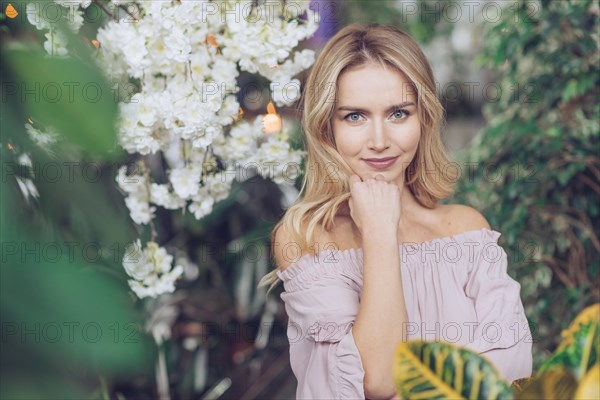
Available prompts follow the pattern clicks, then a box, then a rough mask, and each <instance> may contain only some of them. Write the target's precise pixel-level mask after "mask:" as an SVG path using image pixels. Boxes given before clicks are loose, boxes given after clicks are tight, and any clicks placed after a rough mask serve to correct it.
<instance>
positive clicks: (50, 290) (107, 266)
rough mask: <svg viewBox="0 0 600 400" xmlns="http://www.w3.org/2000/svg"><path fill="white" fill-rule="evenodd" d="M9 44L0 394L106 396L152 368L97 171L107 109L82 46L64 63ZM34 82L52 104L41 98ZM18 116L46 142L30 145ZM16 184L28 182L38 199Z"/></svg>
mask: <svg viewBox="0 0 600 400" xmlns="http://www.w3.org/2000/svg"><path fill="white" fill-rule="evenodd" d="M15 44H16V41H11V40H8V39H7V40H6V41H5V42H4V43H3V44H2V48H1V49H0V51H1V54H2V57H1V58H0V64H1V66H2V68H1V70H0V72H1V81H2V88H3V89H2V90H3V93H2V95H3V102H2V120H1V127H0V129H1V131H2V138H1V143H0V145H1V148H0V162H1V164H0V165H1V170H2V183H1V185H2V189H1V190H0V205H1V208H0V220H1V221H2V224H1V228H0V240H1V245H2V251H1V255H2V257H1V258H2V264H1V268H0V323H1V325H2V332H3V333H2V335H3V336H2V344H1V347H2V351H1V352H0V354H1V358H0V366H1V368H0V370H1V371H2V373H1V374H0V397H1V398H11V399H16V398H25V399H31V398H57V399H58V398H61V399H67V398H76V399H81V398H91V397H94V398H101V397H102V395H104V397H105V398H106V397H107V396H108V395H107V390H108V389H107V388H106V387H104V388H103V389H99V387H101V386H102V383H101V382H104V383H105V382H106V379H107V378H110V379H111V380H117V379H133V378H134V377H137V376H139V375H143V374H146V375H151V374H152V364H153V362H154V360H155V354H154V346H153V344H152V341H151V340H149V338H148V336H147V335H146V334H145V331H144V321H143V319H142V318H141V315H140V313H139V312H138V311H137V310H136V309H135V307H134V303H133V301H132V300H133V297H132V294H131V293H130V292H129V291H128V288H127V284H126V282H125V273H124V271H123V268H122V266H121V260H122V258H123V250H124V246H125V245H126V244H127V243H129V242H131V241H132V239H133V237H134V231H133V229H132V226H131V224H130V223H129V218H128V213H127V211H126V209H125V207H124V205H123V201H122V199H121V198H120V195H119V193H118V192H117V191H116V189H115V184H114V176H115V172H116V171H115V170H114V168H111V165H109V161H111V160H114V158H115V156H117V155H118V153H117V152H114V151H113V147H114V146H113V145H114V141H115V137H116V136H115V131H114V126H115V125H114V122H115V121H114V119H115V116H116V103H115V102H114V100H113V98H112V92H111V90H110V87H109V86H108V84H107V83H106V82H105V81H104V79H103V77H102V75H101V73H100V71H99V70H97V69H96V68H95V67H94V66H93V63H91V62H89V61H90V60H89V59H88V57H89V52H87V51H86V50H85V49H82V48H77V47H76V46H75V50H74V52H73V56H74V59H72V60H69V61H66V60H56V59H51V58H48V57H45V55H44V52H43V50H42V49H34V48H24V47H16V46H15ZM65 83H68V84H69V85H71V87H72V88H74V93H76V94H81V93H82V88H83V87H84V85H86V84H90V83H92V84H93V85H94V86H96V87H98V88H100V90H101V91H102V96H103V97H102V98H100V99H99V101H96V102H92V101H82V99H81V98H77V97H74V98H72V99H69V96H68V94H69V86H65V85H64V84H65ZM45 85H46V87H48V90H50V87H51V86H53V87H56V86H55V85H58V87H60V89H61V93H62V97H61V99H60V100H59V101H49V99H50V97H51V96H50V92H47V93H44V86H45ZM48 85H49V86H48ZM15 88H16V90H14V89H15ZM24 90H28V93H27V95H26V96H24V95H23V94H22V93H23V91H24ZM90 93H91V92H90ZM46 95H48V96H46ZM30 118H31V120H32V121H34V126H36V128H40V129H42V130H46V129H47V128H48V127H49V126H52V127H53V128H55V129H56V133H57V135H58V142H57V143H56V144H53V145H48V146H45V147H44V148H40V147H38V146H37V145H35V144H34V143H33V142H32V140H31V139H30V137H29V135H28V133H27V131H26V129H25V125H26V123H27V121H28V119H30ZM40 122H43V124H41V123H40ZM46 124H47V125H46ZM25 154H27V155H28V156H29V157H30V159H31V162H32V164H33V165H32V166H31V167H28V168H25V167H24V165H23V164H21V163H20V162H19V160H18V159H19V156H21V155H25ZM84 155H85V156H84ZM92 155H93V157H92ZM17 178H23V179H31V182H33V184H34V185H35V187H36V188H37V191H38V192H39V199H36V198H35V197H34V196H30V197H27V196H23V194H22V191H21V190H20V188H19V185H18V184H17ZM107 183H108V184H107ZM93 390H96V391H95V392H94V393H92V391H93ZM100 392H102V393H100Z"/></svg>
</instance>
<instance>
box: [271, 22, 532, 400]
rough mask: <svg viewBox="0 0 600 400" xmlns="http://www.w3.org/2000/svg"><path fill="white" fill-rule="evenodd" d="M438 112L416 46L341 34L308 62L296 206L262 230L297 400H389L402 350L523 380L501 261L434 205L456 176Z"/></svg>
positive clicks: (397, 39)
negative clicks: (435, 349)
mask: <svg viewBox="0 0 600 400" xmlns="http://www.w3.org/2000/svg"><path fill="white" fill-rule="evenodd" d="M442 119H443V108H442V106H441V104H440V102H439V100H438V98H437V96H436V91H435V82H434V77H433V74H432V71H431V67H430V66H429V63H428V61H427V59H426V58H425V56H424V55H423V53H422V51H421V49H420V48H419V46H418V45H417V43H416V42H415V41H414V40H413V39H412V38H411V37H410V36H408V35H407V34H406V33H404V32H402V31H401V30H399V29H397V28H394V27H391V26H381V25H375V24H372V25H368V26H362V25H356V24H355V25H350V26H347V27H345V28H344V29H342V30H341V31H340V32H338V33H337V34H336V35H335V36H334V37H333V38H331V39H330V41H329V42H328V43H327V45H326V46H325V47H324V48H323V50H322V51H321V53H320V55H319V56H318V58H317V60H316V62H315V64H314V66H313V67H312V70H311V72H310V74H309V77H308V79H307V82H306V83H305V85H304V92H303V116H302V126H303V131H304V134H305V147H306V151H307V160H306V172H305V178H304V182H303V187H302V192H301V194H302V198H301V199H300V200H299V201H297V202H296V203H295V204H294V205H293V206H292V207H290V208H289V209H288V210H287V211H286V213H285V215H284V216H283V218H282V220H281V221H280V222H279V223H278V224H277V226H276V227H275V229H274V231H273V242H272V250H273V256H274V260H275V262H276V264H277V267H278V268H277V269H276V270H274V271H272V272H271V273H270V274H268V275H267V276H265V277H264V278H263V280H262V281H261V286H263V285H265V284H271V288H272V287H273V286H274V285H275V284H276V283H277V282H278V281H282V282H283V285H284V292H283V293H282V294H281V298H282V300H283V301H284V303H285V308H286V312H287V314H288V317H289V323H288V332H287V333H288V339H289V341H290V361H291V367H292V370H293V372H294V374H295V376H296V378H297V380H298V387H297V393H296V394H297V398H298V399H334V398H335V399H340V398H344V399H350V398H351V399H359V398H369V399H389V398H392V397H394V396H395V395H396V393H395V389H394V382H393V380H392V361H393V354H394V350H395V348H396V346H397V345H398V343H400V342H401V341H407V340H410V339H424V340H442V341H447V342H451V343H454V344H457V345H461V346H465V347H467V348H469V349H471V350H474V351H477V352H479V353H481V354H482V355H483V356H485V357H487V358H488V359H489V360H490V361H491V362H492V363H493V364H494V365H495V366H496V367H497V369H498V370H499V372H500V373H501V375H502V376H504V378H506V379H507V380H508V381H512V380H515V379H518V378H522V377H526V376H530V375H531V370H532V355H531V341H532V340H531V332H530V330H529V325H528V322H527V318H526V317H525V313H524V309H523V305H522V301H521V298H520V285H519V283H517V282H516V281H515V280H513V279H512V278H511V277H510V276H509V275H508V274H507V257H506V253H505V252H504V250H503V249H502V247H500V246H499V245H498V243H497V240H498V237H499V236H500V233H499V232H496V231H494V230H492V229H491V228H490V226H489V224H488V222H487V221H486V219H485V218H484V217H483V216H482V215H481V214H480V213H479V212H477V211H476V210H474V209H472V208H470V207H467V206H462V205H440V204H438V202H439V201H440V200H442V199H444V198H445V197H447V196H448V195H450V194H451V193H452V191H453V185H452V184H453V181H454V180H455V178H456V176H455V175H453V174H452V173H451V172H456V169H455V168H449V165H450V164H449V160H448V157H447V155H446V153H445V150H444V147H443V144H442V142H441V139H440V125H441V123H442Z"/></svg>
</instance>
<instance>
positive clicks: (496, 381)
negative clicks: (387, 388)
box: [393, 303, 600, 400]
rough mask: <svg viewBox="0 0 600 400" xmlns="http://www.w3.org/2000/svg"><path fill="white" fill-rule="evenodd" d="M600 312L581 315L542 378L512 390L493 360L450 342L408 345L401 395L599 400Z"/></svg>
mask: <svg viewBox="0 0 600 400" xmlns="http://www.w3.org/2000/svg"><path fill="white" fill-rule="evenodd" d="M599 312H600V303H597V304H594V305H592V306H589V307H587V308H586V309H585V310H583V311H581V312H580V313H579V315H578V316H577V318H576V319H575V320H574V321H573V322H572V323H571V325H570V326H569V328H568V329H565V330H564V331H563V332H562V334H561V336H562V342H561V344H560V346H559V348H558V350H556V351H555V352H554V354H552V356H550V357H549V358H548V359H547V360H546V362H545V363H544V364H543V365H542V367H541V368H540V369H539V370H538V371H537V373H535V374H534V376H533V377H524V378H521V379H517V380H516V381H514V382H512V384H511V385H510V386H509V385H508V383H507V382H506V381H504V380H503V379H502V378H501V377H500V376H499V375H498V372H497V370H496V369H495V368H494V367H493V366H492V365H491V364H490V362H489V360H488V359H486V358H485V357H482V356H481V355H479V354H478V353H475V352H473V351H471V350H468V349H466V348H463V347H460V346H457V345H454V344H451V343H445V342H426V341H422V340H410V341H408V342H402V343H400V344H399V345H398V347H397V349H396V353H395V355H394V356H395V358H394V371H393V373H394V381H395V385H396V390H397V393H399V394H401V395H402V397H403V398H410V399H431V398H435V399H479V398H485V399H513V398H514V399H519V400H520V399H571V398H575V399H589V398H598V395H599V394H600V381H599V380H598V379H597V377H598V373H599V372H600V359H599V358H598V343H599V340H598V339H599V337H598V336H599V334H598V332H599V330H600V329H599V328H600V319H599V318H598V317H599Z"/></svg>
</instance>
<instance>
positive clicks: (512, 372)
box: [465, 230, 533, 382]
mask: <svg viewBox="0 0 600 400" xmlns="http://www.w3.org/2000/svg"><path fill="white" fill-rule="evenodd" d="M481 232H482V236H481V241H480V242H478V243H471V245H472V246H471V248H472V249H473V251H472V253H471V254H470V257H471V260H472V263H471V262H469V266H470V270H469V276H468V281H467V284H466V287H465V294H466V295H467V296H468V297H469V298H471V299H472V301H473V302H474V306H475V312H476V314H477V324H476V325H475V328H474V329H473V337H472V341H471V342H470V343H469V344H468V345H467V347H468V348H470V349H472V350H474V351H477V352H479V353H481V354H482V356H484V357H487V358H488V359H490V360H491V361H492V363H493V364H494V365H495V366H496V368H497V369H498V371H499V372H500V374H501V375H502V376H503V377H504V378H505V379H506V380H507V381H508V382H512V381H514V380H515V379H519V378H523V377H529V376H531V372H532V366H533V361H532V354H531V349H532V337H531V331H530V329H529V324H528V321H527V318H526V316H525V311H524V308H523V303H522V301H521V297H520V289H521V285H520V284H519V283H518V282H517V281H515V280H514V279H513V278H511V277H510V276H509V275H508V273H507V267H508V262H507V255H506V252H505V251H504V249H503V248H502V247H501V246H499V245H498V243H497V240H498V237H499V236H500V233H499V232H496V231H491V230H482V231H481ZM471 260H470V261H471Z"/></svg>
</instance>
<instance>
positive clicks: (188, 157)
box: [27, 0, 319, 293]
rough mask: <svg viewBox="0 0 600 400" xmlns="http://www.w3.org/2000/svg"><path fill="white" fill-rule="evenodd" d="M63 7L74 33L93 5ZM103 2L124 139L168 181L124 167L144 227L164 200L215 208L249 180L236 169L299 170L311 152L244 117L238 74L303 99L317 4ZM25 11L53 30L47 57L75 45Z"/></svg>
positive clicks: (36, 15) (199, 212) (284, 97)
mask: <svg viewBox="0 0 600 400" xmlns="http://www.w3.org/2000/svg"><path fill="white" fill-rule="evenodd" d="M55 3H57V4H59V5H60V6H62V7H65V8H68V10H69V12H68V13H67V12H66V13H64V15H65V16H68V18H67V19H68V20H69V26H70V27H71V29H73V30H74V31H77V30H78V29H79V28H80V27H81V25H82V21H83V20H82V10H83V9H85V8H86V7H88V6H89V5H90V1H89V0H88V1H75V0H73V1H58V0H55ZM102 4H103V6H102V7H103V8H104V9H105V10H107V11H108V12H109V13H110V15H111V19H110V20H109V21H108V22H107V23H106V24H104V25H103V26H101V27H100V29H99V30H98V32H97V36H96V40H97V42H96V45H97V47H98V49H97V50H96V52H97V54H96V58H95V59H96V60H97V62H98V63H99V65H100V67H101V69H102V71H104V73H105V74H106V76H107V77H108V78H109V79H110V80H111V81H112V82H113V83H114V84H115V86H116V87H117V89H119V90H118V93H121V92H122V88H123V87H127V88H131V87H135V90H133V92H134V93H133V94H132V95H130V96H128V97H129V98H127V99H122V101H121V103H120V104H119V120H118V121H117V124H118V125H117V130H118V132H119V143H120V145H121V146H122V147H123V148H124V149H125V150H126V151H127V152H129V153H131V154H137V155H139V156H140V163H142V164H144V163H145V162H146V161H147V160H148V159H149V157H151V156H152V155H160V156H162V157H163V158H164V160H165V169H166V171H164V174H163V176H166V177H167V179H168V181H167V182H163V183H156V182H153V179H152V176H151V174H150V172H149V171H151V170H155V169H152V168H149V167H142V168H140V169H139V170H140V171H144V172H143V173H136V174H133V175H127V171H126V169H125V168H121V170H120V171H119V174H118V176H117V178H116V179H117V183H118V185H119V187H120V188H121V189H122V190H123V191H124V192H125V194H126V199H125V203H126V205H127V207H128V209H129V212H130V216H131V218H132V220H133V221H134V222H135V223H137V224H149V223H151V221H152V219H153V218H154V213H155V211H156V207H163V208H166V209H170V210H178V209H186V208H187V209H188V210H189V211H190V213H191V214H193V215H194V216H195V218H198V219H199V218H202V217H204V216H206V215H208V214H210V213H211V212H212V209H213V205H214V204H215V203H216V202H218V201H220V200H222V199H224V198H226V197H227V196H228V194H229V192H230V189H231V185H232V180H233V179H234V178H237V179H238V180H243V179H244V177H246V178H247V177H248V174H235V173H232V170H234V169H236V168H238V167H241V168H243V169H247V168H248V167H249V166H252V167H253V168H255V169H256V170H257V173H258V174H259V175H261V176H263V177H265V178H268V179H272V180H273V181H275V182H276V183H279V184H281V183H283V182H284V181H285V180H288V181H289V179H295V178H296V177H297V176H298V175H299V174H300V170H299V165H300V162H301V159H302V156H303V155H304V152H303V151H300V150H294V149H292V148H291V147H290V145H289V143H288V136H287V132H286V131H285V129H283V130H281V131H279V132H270V133H274V134H267V133H266V132H265V129H264V127H263V124H262V122H263V116H262V115H259V116H258V117H256V119H254V121H248V120H245V119H244V118H242V116H243V111H242V109H241V107H240V104H239V103H238V94H239V93H238V92H239V91H240V88H239V87H238V86H237V78H238V76H239V73H240V72H241V71H246V72H248V73H253V74H258V75H261V76H262V77H264V78H266V79H267V80H269V82H270V85H269V87H270V93H271V99H272V101H273V102H274V103H275V104H277V105H278V106H288V105H291V104H293V103H294V102H295V101H297V100H298V97H299V95H300V82H299V80H298V79H294V78H293V77H294V76H295V75H297V74H298V73H300V72H301V71H303V70H305V69H306V68H309V67H310V66H311V65H312V63H313V62H314V52H313V51H312V50H308V49H305V50H302V51H295V50H294V49H295V48H296V47H297V46H298V44H299V43H300V42H301V41H302V40H304V39H306V38H309V37H310V36H312V35H313V34H314V32H315V31H316V29H317V27H318V19H319V16H318V14H317V13H316V12H315V11H313V10H311V9H310V8H309V5H310V1H305V0H297V1H296V0H294V1H279V2H277V1H275V2H274V1H270V2H264V3H261V2H255V1H233V0H220V1H209V0H198V1H191V0H178V1H127V2H126V1H122V0H119V1H116V0H111V2H109V3H102ZM27 12H28V18H29V21H30V22H31V23H32V24H34V25H35V26H36V27H37V28H39V29H48V30H49V31H50V32H49V35H50V36H49V39H48V40H49V41H47V42H46V44H45V45H44V47H45V48H46V50H47V51H48V53H50V54H53V55H61V56H64V55H66V54H67V51H66V47H67V44H68V43H66V41H64V40H63V39H64V38H61V37H60V33H59V32H58V30H57V29H56V27H55V25H54V23H53V22H48V21H44V19H43V18H42V13H41V12H40V7H39V6H36V5H31V6H28V9H27ZM47 37H48V35H47ZM290 165H291V166H293V168H289V166H290ZM138 289H139V287H138ZM136 293H137V292H136Z"/></svg>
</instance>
